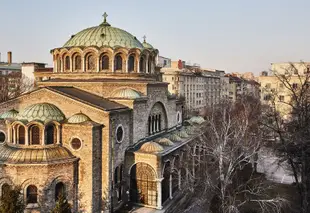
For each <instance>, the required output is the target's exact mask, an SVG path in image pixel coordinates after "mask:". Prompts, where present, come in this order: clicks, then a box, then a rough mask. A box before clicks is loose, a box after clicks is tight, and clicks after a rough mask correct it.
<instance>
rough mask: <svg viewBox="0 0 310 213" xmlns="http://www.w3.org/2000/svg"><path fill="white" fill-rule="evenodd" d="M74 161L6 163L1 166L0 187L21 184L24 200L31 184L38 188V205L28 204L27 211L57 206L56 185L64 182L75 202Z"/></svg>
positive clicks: (46, 209) (70, 199)
mask: <svg viewBox="0 0 310 213" xmlns="http://www.w3.org/2000/svg"><path fill="white" fill-rule="evenodd" d="M74 168H75V166H74V162H67V163H62V164H53V165H45V164H43V165H29V164H25V165H6V166H5V167H1V168H0V171H1V173H0V187H2V185H3V184H5V183H7V184H9V185H16V186H21V187H22V191H23V195H24V200H25V201H26V190H27V187H28V186H29V185H34V186H36V187H37V189H38V205H27V211H26V212H38V211H40V212H42V213H43V212H49V211H50V210H51V209H52V208H53V207H54V206H55V186H56V184H57V183H58V182H63V183H64V184H65V187H66V191H67V192H68V194H67V195H68V200H69V201H70V203H71V204H74V197H75V194H74V185H75V184H76V183H74V180H76V177H74V174H75V171H74Z"/></svg>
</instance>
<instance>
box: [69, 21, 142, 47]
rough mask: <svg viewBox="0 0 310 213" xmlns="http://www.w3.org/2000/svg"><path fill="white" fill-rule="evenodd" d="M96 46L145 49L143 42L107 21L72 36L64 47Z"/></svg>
mask: <svg viewBox="0 0 310 213" xmlns="http://www.w3.org/2000/svg"><path fill="white" fill-rule="evenodd" d="M76 46H84V47H87V46H96V47H104V46H107V47H112V48H115V47H125V48H129V49H131V48H139V49H143V45H142V44H141V42H140V41H139V40H138V39H137V38H136V37H135V36H133V35H131V34H130V33H128V32H127V31H125V30H122V29H119V28H116V27H111V25H110V24H109V23H108V22H107V21H106V17H105V19H104V22H103V23H102V24H100V25H99V26H95V27H90V28H87V29H85V30H82V31H80V32H78V33H77V34H76V35H73V36H71V38H70V39H69V41H67V42H66V43H65V45H64V46H63V47H76Z"/></svg>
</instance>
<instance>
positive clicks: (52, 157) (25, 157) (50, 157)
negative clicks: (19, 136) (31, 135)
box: [0, 144, 75, 164]
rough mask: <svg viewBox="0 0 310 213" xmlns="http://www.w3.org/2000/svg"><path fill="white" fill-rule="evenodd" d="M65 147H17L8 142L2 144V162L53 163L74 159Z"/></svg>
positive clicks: (0, 146)
mask: <svg viewBox="0 0 310 213" xmlns="http://www.w3.org/2000/svg"><path fill="white" fill-rule="evenodd" d="M74 158H75V157H74V155H72V154H71V153H70V151H69V150H68V149H66V148H65V147H61V146H57V147H45V148H17V147H11V146H9V145H7V144H2V145H0V162H5V163H12V164H31V163H35V164H38V163H52V162H55V161H56V162H57V161H63V160H68V159H74Z"/></svg>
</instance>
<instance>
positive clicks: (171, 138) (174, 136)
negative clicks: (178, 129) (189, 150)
mask: <svg viewBox="0 0 310 213" xmlns="http://www.w3.org/2000/svg"><path fill="white" fill-rule="evenodd" d="M168 138H169V139H170V140H172V141H176V142H177V141H182V138H181V137H180V136H178V135H177V134H175V133H172V134H171V135H169V137H168Z"/></svg>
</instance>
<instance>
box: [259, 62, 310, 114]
mask: <svg viewBox="0 0 310 213" xmlns="http://www.w3.org/2000/svg"><path fill="white" fill-rule="evenodd" d="M309 72H310V62H293V63H289V62H286V63H272V64H271V69H270V71H263V72H262V73H261V74H260V76H259V77H258V82H259V83H260V85H261V96H260V99H261V102H262V103H263V104H271V100H273V98H275V99H274V102H275V106H276V108H277V110H278V111H279V112H280V113H281V114H282V115H284V116H285V114H288V113H289V112H290V110H291V107H290V106H289V104H285V103H284V102H286V103H289V102H290V100H291V92H290V90H289V89H287V88H286V87H285V86H284V84H283V83H282V82H281V81H280V80H279V78H278V77H277V75H284V76H287V78H286V79H288V81H289V83H290V84H291V85H292V87H293V88H298V86H299V85H300V83H301V80H302V79H303V77H304V76H305V74H308V73H309ZM275 94H276V95H275Z"/></svg>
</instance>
